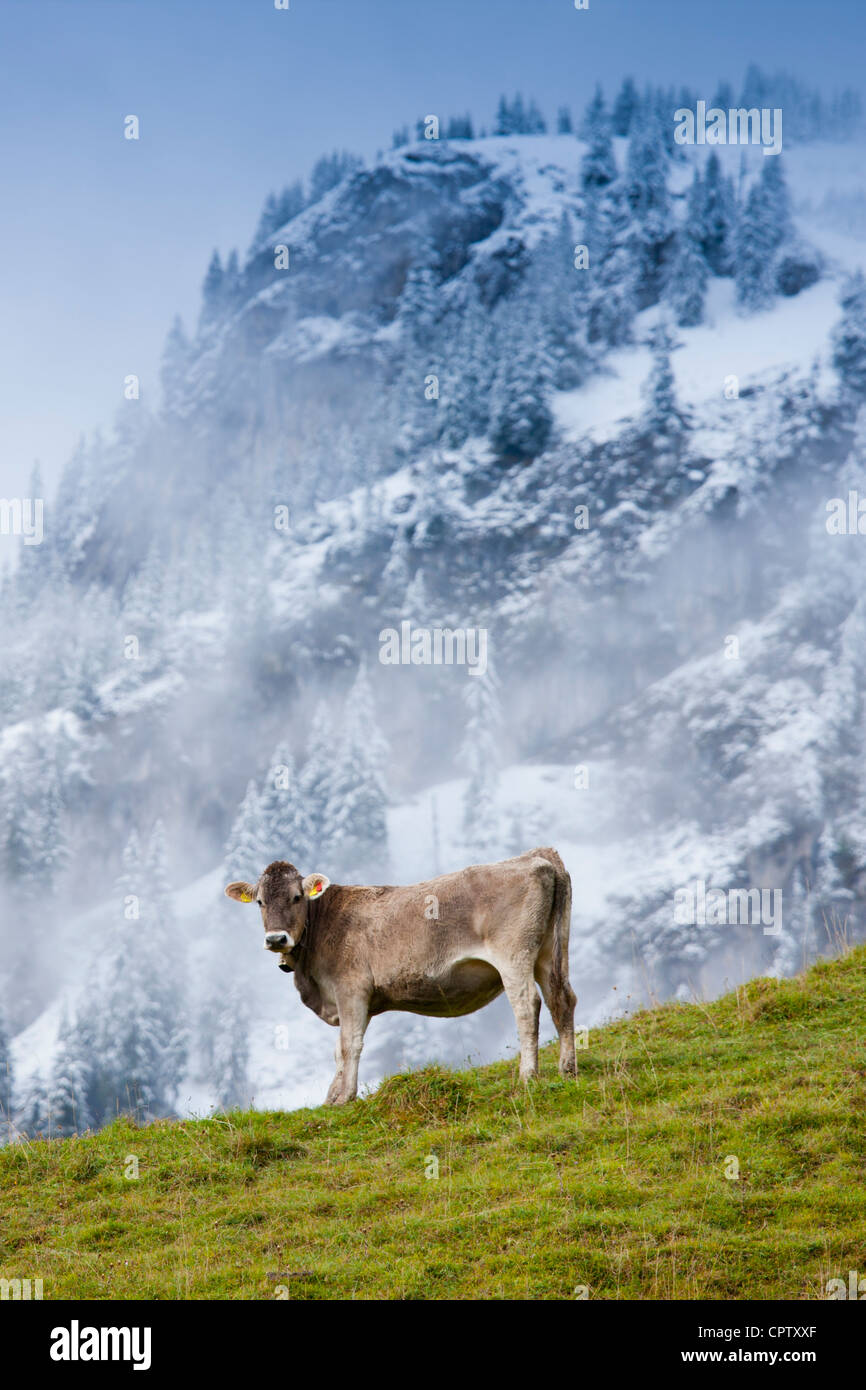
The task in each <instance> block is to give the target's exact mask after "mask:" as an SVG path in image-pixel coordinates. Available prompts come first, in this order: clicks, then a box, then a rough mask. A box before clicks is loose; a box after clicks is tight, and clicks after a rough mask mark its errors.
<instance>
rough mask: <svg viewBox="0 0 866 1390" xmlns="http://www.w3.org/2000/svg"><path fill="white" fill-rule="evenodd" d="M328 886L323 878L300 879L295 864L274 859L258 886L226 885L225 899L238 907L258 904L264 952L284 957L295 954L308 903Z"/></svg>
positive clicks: (247, 884)
mask: <svg viewBox="0 0 866 1390" xmlns="http://www.w3.org/2000/svg"><path fill="white" fill-rule="evenodd" d="M330 883H331V880H330V879H329V878H326V877H325V875H324V874H307V876H306V878H302V877H301V875H300V874H299V873H298V870H297V869H296V868H295V866H294V864H287V863H286V862H285V860H283V859H277V860H275V861H274V863H273V864H269V865H268V867H267V868H266V869H265V871H264V873H263V874H262V876H261V878H260V879H259V881H258V883H229V884H228V885H227V887H226V897H228V898H234V899H235V901H236V902H239V903H257V904H258V906H259V907H260V908H261V910H262V923H263V925H264V928H265V942H264V945H265V950H266V951H274V952H275V953H276V954H277V955H285V954H286V953H288V952H290V951H293V950H294V948H295V947H296V946H297V945H298V943H299V942H300V939H301V937H302V936H303V934H304V926H305V924H306V920H307V903H308V901H309V900H310V899H311V898H319V897H321V895H322V894H323V893H324V891H325V889H326V888H328V887H329V886H330Z"/></svg>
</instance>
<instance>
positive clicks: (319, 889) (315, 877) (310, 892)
mask: <svg viewBox="0 0 866 1390" xmlns="http://www.w3.org/2000/svg"><path fill="white" fill-rule="evenodd" d="M330 886H331V880H330V879H329V878H325V875H324V874H307V877H306V878H305V879H304V882H303V884H302V887H303V890H304V892H305V894H306V896H307V897H308V898H320V897H321V896H322V894H323V893H324V891H325V889H326V888H330Z"/></svg>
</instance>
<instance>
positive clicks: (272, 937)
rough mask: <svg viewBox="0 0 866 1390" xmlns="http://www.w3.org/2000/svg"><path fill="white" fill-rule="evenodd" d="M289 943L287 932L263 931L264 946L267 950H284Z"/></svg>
mask: <svg viewBox="0 0 866 1390" xmlns="http://www.w3.org/2000/svg"><path fill="white" fill-rule="evenodd" d="M288 944H289V933H288V932H285V931H269V932H266V933H265V947H266V949H267V950H269V951H284V950H285V949H286V947H287V946H288Z"/></svg>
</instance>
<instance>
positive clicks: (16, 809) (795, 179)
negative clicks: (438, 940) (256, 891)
mask: <svg viewBox="0 0 866 1390" xmlns="http://www.w3.org/2000/svg"><path fill="white" fill-rule="evenodd" d="M648 100H649V98H645V101H648ZM659 110H660V107H659V100H658V99H656V101H655V105H654V106H653V107H652V108H650V107H647V106H646V105H644V106H643V107H641V108H640V114H639V115H638V114H635V113H632V115H631V116H628V113H626V116H625V117H624V116H623V113H622V110H621V109H620V108H619V107H618V108H617V111H615V113H614V116H613V117H611V116H610V115H609V114H608V112H607V110H606V108H605V107H604V105H603V104H601V105H599V104H598V103H595V104H594V105H593V107H591V108H590V110H589V112H588V113H587V117H586V119H585V123H584V126H583V127H582V130H581V136H582V138H580V139H578V138H576V136H575V135H574V134H573V133H571V132H570V131H569V130H567V129H566V130H564V132H563V133H561V134H559V135H556V136H553V135H548V134H545V133H536V134H515V133H512V134H501V135H496V136H491V137H486V138H479V139H467V138H452V139H441V140H424V139H421V140H419V141H417V142H416V143H413V144H400V145H399V146H398V147H397V148H396V149H394V150H393V151H392V152H391V153H390V154H388V155H386V156H385V157H383V158H382V159H381V160H380V161H378V162H377V163H376V164H375V165H374V166H373V167H371V168H363V167H359V166H358V164H357V162H355V161H351V160H341V159H335V160H334V161H333V162H332V165H331V166H329V167H330V170H331V172H330V174H329V177H328V178H325V179H324V180H323V179H321V178H320V180H319V183H320V185H321V184H322V183H324V184H325V185H327V184H329V183H333V186H330V187H324V188H322V187H321V186H319V187H317V188H315V189H314V190H313V191H312V192H311V193H310V195H309V196H306V195H305V194H304V193H303V191H302V190H287V193H286V194H284V195H282V197H279V198H277V197H272V198H270V199H269V201H268V203H267V204H266V207H265V211H264V213H263V214H262V219H261V221H260V224H259V227H258V230H257V232H256V235H255V238H254V240H253V244H252V246H251V248H250V251H249V253H248V254H247V256H246V257H245V258H243V259H242V258H240V257H238V256H237V255H235V254H232V255H231V256H230V257H229V258H228V259H227V260H226V262H225V263H223V260H222V259H221V258H220V257H218V256H215V257H214V259H213V260H212V262H211V265H210V268H209V270H208V274H207V278H206V281H205V286H204V293H203V302H202V312H201V317H200V322H199V324H198V325H197V328H196V330H195V332H194V334H191V335H188V334H187V333H186V332H185V331H184V329H183V328H182V326H181V325H179V324H176V325H175V327H174V328H173V329H172V331H171V333H170V335H169V338H168V342H167V346H166V355H165V362H164V371H163V382H162V390H161V394H160V398H159V404H158V405H156V404H151V400H152V399H153V397H154V393H153V392H152V391H150V390H149V389H148V385H147V383H144V384H143V388H142V392H141V397H140V398H133V399H130V400H129V401H128V402H127V403H126V408H125V409H124V412H123V413H122V414H121V416H120V417H119V419H118V421H117V423H116V427H115V431H114V435H113V436H112V437H111V438H109V439H104V438H94V439H91V440H88V441H83V442H82V444H81V447H80V448H79V450H78V451H77V453H76V455H75V457H74V458H73V459H72V460H71V461H70V464H69V466H68V468H67V470H66V473H65V475H64V478H63V480H62V483H61V487H60V489H59V492H58V495H57V497H56V498H55V499H54V500H53V502H51V503H50V504H49V505H47V506H46V518H45V540H44V543H43V544H42V545H40V546H32V547H26V546H22V547H21V564H20V567H19V570H18V571H17V572H16V574H15V575H13V576H11V577H10V578H9V579H7V582H6V585H5V587H4V589H3V592H2V599H0V603H2V621H3V631H4V644H3V646H4V659H3V666H2V674H0V751H2V768H0V775H2V803H0V804H2V811H3V846H4V878H3V887H2V893H3V899H2V906H0V910H2V913H3V920H4V931H3V934H2V945H3V950H4V953H5V954H4V960H3V971H4V976H3V978H4V981H5V984H4V994H3V1005H4V1009H5V1012H6V1015H7V1017H8V1020H9V1022H8V1027H9V1029H10V1031H11V1032H12V1033H14V1034H15V1035H16V1036H15V1041H14V1044H13V1045H12V1053H11V1055H12V1064H13V1065H12V1074H13V1076H14V1080H15V1094H14V1105H15V1108H16V1114H17V1117H18V1123H19V1124H26V1125H28V1126H29V1127H31V1128H34V1129H39V1128H44V1127H46V1125H47V1123H48V1120H47V1116H48V1114H49V1112H50V1113H51V1115H52V1116H53V1117H54V1118H53V1121H52V1123H53V1124H54V1125H55V1126H57V1125H59V1126H60V1127H61V1128H63V1127H67V1128H68V1127H70V1126H71V1124H72V1123H73V1122H74V1121H75V1120H77V1121H78V1122H80V1121H81V1116H82V1113H84V1114H86V1116H87V1119H88V1120H90V1121H91V1122H93V1123H98V1122H99V1121H100V1119H101V1118H102V1115H103V1114H104V1113H105V1109H106V1107H107V1108H108V1109H110V1108H111V1105H112V1104H115V1105H116V1104H117V1103H122V1094H121V1090H122V1086H123V1085H124V1084H125V1085H126V1086H127V1090H130V1089H131V1090H132V1091H134V1093H135V1095H136V1096H137V1097H138V1099H139V1100H140V1102H141V1105H142V1107H143V1108H144V1109H145V1111H148V1112H150V1113H157V1112H159V1111H160V1110H161V1109H162V1110H164V1109H166V1108H169V1107H170V1106H178V1107H180V1108H186V1109H192V1110H196V1109H197V1110H199V1111H201V1110H207V1109H208V1108H209V1107H210V1106H211V1105H212V1104H214V1103H226V1104H228V1103H232V1102H234V1101H238V1100H247V1099H249V1098H250V1097H253V1098H254V1099H255V1101H256V1103H257V1104H261V1105H278V1104H301V1103H307V1102H310V1101H314V1100H318V1099H320V1098H321V1094H322V1092H323V1089H324V1081H325V1078H326V1076H327V1072H328V1068H329V1064H330V1057H331V1040H330V1038H329V1035H328V1034H327V1033H326V1031H325V1029H324V1027H323V1025H321V1023H320V1022H319V1021H318V1020H316V1019H315V1018H314V1017H313V1016H312V1015H310V1014H307V1013H305V1011H304V1010H303V1009H302V1006H301V1004H300V1001H299V999H298V998H297V996H296V994H295V992H294V991H293V990H292V988H291V985H290V983H289V982H287V979H286V977H285V976H283V975H282V974H280V973H279V972H277V971H276V970H275V968H274V966H273V962H271V961H269V960H267V959H266V958H265V959H263V957H264V953H263V952H262V951H261V948H260V944H259V941H258V932H257V929H256V926H255V924H254V923H253V922H252V920H251V919H244V918H243V916H242V914H240V912H239V910H238V909H237V908H236V907H234V906H233V905H230V904H227V903H226V902H225V900H224V899H223V898H222V897H221V885H222V883H223V882H224V881H225V879H224V874H225V873H230V874H232V875H235V874H240V873H243V874H244V875H245V876H250V875H253V874H255V873H256V872H257V871H258V870H259V869H261V868H262V867H263V865H264V862H266V859H267V858H273V857H276V856H277V855H279V856H281V857H283V856H284V857H288V858H290V859H292V860H294V861H295V862H298V863H299V864H300V865H301V866H302V867H304V868H305V869H310V868H318V869H321V870H323V871H325V872H327V873H328V874H329V876H330V877H332V878H335V877H336V878H340V877H343V878H349V879H354V880H356V881H357V880H359V879H363V878H368V877H369V878H377V877H388V878H390V879H391V880H393V881H412V880H415V879H419V878H424V877H429V876H431V875H432V874H434V873H435V872H439V871H444V870H446V869H450V868H454V867H459V866H460V865H461V864H462V863H465V862H468V861H469V860H471V859H476V858H482V857H485V858H487V857H501V856H503V855H505V854H507V853H511V852H516V851H518V850H521V849H524V848H528V847H529V846H530V845H531V844H536V843H553V844H556V845H557V847H558V848H559V849H560V850H561V852H562V853H563V855H564V857H565V860H566V863H567V865H568V867H569V869H570V871H571V874H572V877H573V880H574V887H575V917H574V927H573V937H572V976H573V980H574V983H575V987H576V989H577V992H578V995H579V998H580V1003H579V1009H578V1011H579V1015H580V1018H579V1021H581V1022H583V1023H584V1024H586V1025H591V1024H593V1023H594V1022H597V1021H598V1020H599V1019H600V1018H601V1017H603V1016H605V1015H606V1014H608V1013H610V1012H611V1011H613V1010H616V1009H618V1008H621V1007H628V1006H629V1002H633V1001H635V1000H641V1001H642V1000H643V999H645V998H646V996H647V995H648V994H656V995H658V996H659V997H668V996H670V995H674V994H679V995H687V994H688V993H689V992H690V991H693V990H694V991H696V992H698V993H700V992H712V991H715V990H717V989H718V988H720V987H721V986H722V984H723V983H724V982H725V981H728V982H731V981H733V980H734V979H739V978H743V977H744V976H748V975H751V974H754V973H755V972H756V971H765V972H766V971H779V972H786V971H791V970H793V969H796V968H797V967H798V966H799V965H800V963H801V962H802V960H803V958H804V956H805V957H811V956H813V955H814V954H815V953H816V952H819V951H820V950H822V949H825V948H826V949H829V948H831V947H832V945H833V943H834V941H836V940H838V939H839V937H840V936H842V935H844V934H845V933H846V932H847V933H849V934H850V935H851V936H852V937H853V936H857V935H863V934H864V927H866V916H864V901H863V897H864V885H866V878H864V875H866V832H864V829H863V825H864V817H863V810H864V800H866V786H864V779H863V773H862V768H863V766H864V758H863V754H864V747H863V738H864V735H863V727H864V721H863V699H864V690H866V681H864V672H863V670H862V665H863V662H864V660H866V658H864V657H863V656H862V655H861V653H862V652H863V650H864V644H863V641H862V637H863V635H864V634H863V631H862V629H863V624H864V613H863V607H862V605H863V600H862V599H861V597H860V585H859V582H858V581H859V580H860V578H861V576H862V575H863V573H864V562H863V559H862V546H863V538H862V536H861V535H860V534H859V533H858V532H856V499H855V502H854V503H853V504H852V505H853V507H854V511H853V512H852V515H854V516H855V534H844V533H843V534H837V532H838V531H839V530H840V527H839V525H836V524H835V523H834V521H833V518H834V517H836V514H837V511H838V508H834V505H833V499H840V505H841V503H842V502H844V512H845V517H846V518H847V517H848V512H849V494H852V493H854V494H858V493H859V494H860V495H866V476H864V469H866V414H864V413H858V412H860V411H863V410H864V407H866V288H864V283H863V281H862V280H860V281H858V280H857V279H856V278H853V279H852V274H853V272H855V271H857V270H858V269H860V267H861V266H862V263H863V259H864V253H863V249H862V247H863V242H862V232H863V230H864V226H866V223H864V216H863V208H864V203H866V188H864V181H863V175H862V170H863V160H862V154H863V149H862V146H861V145H859V144H857V143H856V142H854V143H842V142H841V141H839V140H832V141H821V142H819V141H816V140H814V139H812V140H810V141H802V142H801V143H799V144H795V145H793V146H791V148H787V147H786V148H785V151H784V153H783V154H782V155H781V156H778V157H769V158H768V157H767V156H765V155H764V154H763V153H762V151H761V149H760V148H758V147H740V146H730V147H719V148H717V149H715V150H712V149H707V148H706V147H677V146H675V145H674V144H673V142H672V140H671V138H670V131H669V130H668V128H667V127H666V126H665V125H664V122H663V121H662V119H661V117H660V114H659ZM561 124H565V123H564V122H561ZM812 134H814V132H812ZM334 180H336V182H333V181H334ZM36 488H38V483H35V484H34V489H36ZM33 495H34V496H38V495H39V493H38V491H35V490H34V493H33ZM828 504H829V509H828ZM839 514H840V515H841V512H840V513H839ZM864 528H866V523H864ZM406 622H408V623H410V624H411V625H412V627H413V628H415V629H425V630H432V629H434V628H451V629H461V630H470V631H476V630H479V629H483V630H484V632H485V633H486V643H487V646H486V650H487V653H488V657H489V665H488V669H487V671H486V673H485V674H483V675H471V674H469V671H468V669H467V666H466V665H465V664H464V665H459V664H458V665H445V664H427V663H424V662H415V663H413V662H411V661H410V662H409V663H408V664H386V663H385V662H383V661H382V660H381V659H380V657H381V654H382V651H383V641H384V638H383V634H384V633H386V632H387V631H388V630H389V629H394V630H397V631H400V630H401V624H402V623H406ZM263 856H264V858H263ZM698 882H701V883H703V884H705V885H706V887H707V888H708V889H709V888H712V887H715V888H717V889H721V890H722V891H723V892H724V893H726V894H728V893H730V892H732V891H735V890H738V889H742V890H749V889H752V890H754V889H764V890H777V891H778V892H779V893H781V895H782V902H783V904H784V911H783V913H782V917H781V921H780V922H779V923H778V930H775V928H774V929H773V930H772V931H769V932H768V931H765V930H764V926H763V925H762V923H761V922H758V923H748V924H746V923H740V924H736V925H734V924H729V923H727V922H718V921H717V922H710V923H709V924H700V923H690V922H688V921H683V920H680V918H681V916H682V914H678V913H677V912H676V911H675V904H676V902H677V894H678V893H682V892H684V891H685V890H688V891H689V892H691V890H692V887H693V886H694V885H696V884H697V883H698ZM169 885H171V887H169ZM286 1025H288V1028H287V1031H286ZM511 1026H512V1025H511V1020H510V1016H509V1014H508V1010H507V1007H506V1006H505V1005H504V1004H502V1002H501V1001H499V1002H498V1003H497V1004H496V1005H495V1006H494V1007H493V1008H492V1009H490V1010H486V1011H485V1012H484V1013H482V1014H479V1015H475V1016H472V1017H471V1018H468V1019H465V1020H462V1021H460V1022H459V1023H455V1022H454V1021H453V1020H449V1021H443V1022H438V1021H431V1020H420V1019H419V1020H413V1019H411V1018H409V1017H406V1016H399V1015H397V1016H395V1015H391V1016H385V1017H383V1018H382V1019H379V1020H376V1021H375V1022H374V1024H373V1026H372V1028H371V1032H370V1043H369V1046H368V1049H367V1052H366V1053H365V1064H366V1069H367V1077H366V1079H367V1080H368V1081H374V1080H375V1079H376V1078H377V1077H378V1076H381V1075H382V1073H383V1071H384V1070H386V1069H388V1068H390V1067H393V1066H395V1065H398V1064H400V1063H401V1062H404V1061H405V1062H408V1063H413V1062H416V1061H422V1060H424V1059H425V1058H427V1057H429V1056H434V1055H435V1056H439V1057H443V1058H446V1059H448V1060H451V1061H454V1062H460V1061H462V1060H464V1059H465V1057H466V1056H467V1055H470V1054H472V1055H474V1056H478V1057H490V1056H493V1055H501V1053H502V1051H503V1050H504V1049H505V1048H506V1047H508V1046H509V1045H511V1044H512V1042H513V1039H512V1038H511V1035H510V1029H511ZM0 1033H2V1030H0ZM0 1051H2V1040H0ZM94 1059H96V1060H94ZM362 1079H363V1078H362ZM118 1097H121V1099H120V1101H119V1100H118ZM2 1100H3V1096H2V1095H0V1101H2Z"/></svg>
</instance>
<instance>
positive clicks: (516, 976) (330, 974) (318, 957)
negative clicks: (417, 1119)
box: [225, 849, 576, 1105]
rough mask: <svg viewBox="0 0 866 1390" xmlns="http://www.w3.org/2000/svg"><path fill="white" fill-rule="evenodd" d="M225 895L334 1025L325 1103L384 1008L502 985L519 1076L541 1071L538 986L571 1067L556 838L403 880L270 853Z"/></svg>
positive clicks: (469, 1002) (456, 1002) (347, 1083)
mask: <svg viewBox="0 0 866 1390" xmlns="http://www.w3.org/2000/svg"><path fill="white" fill-rule="evenodd" d="M225 892H226V895H227V897H229V898H234V899H235V900H236V901H237V902H243V903H253V904H257V905H258V906H259V908H260V909H261V914H262V923H263V926H264V929H265V939H264V946H265V950H267V951H271V952H273V953H274V954H276V955H278V956H279V957H280V968H281V969H282V970H285V971H291V972H293V974H294V978H295V985H296V987H297V989H298V992H299V994H300V996H301V999H302V1001H303V1002H304V1003H305V1004H306V1005H307V1007H308V1008H309V1009H312V1010H313V1012H314V1013H316V1014H318V1016H319V1018H322V1019H324V1021H325V1022H326V1023H330V1024H331V1025H332V1026H334V1027H339V1029H340V1036H339V1041H338V1043H337V1050H336V1062H337V1074H336V1076H335V1077H334V1080H333V1081H332V1083H331V1087H330V1090H329V1091H328V1095H327V1103H328V1104H329V1105H341V1104H344V1103H345V1102H347V1101H351V1100H354V1099H355V1097H356V1095H357V1093H358V1061H359V1059H360V1056H361V1047H362V1045H363V1041H364V1033H365V1031H366V1028H367V1024H368V1023H369V1021H370V1019H371V1018H373V1017H374V1016H375V1015H376V1014H381V1013H387V1012H388V1011H390V1010H402V1011H404V1012H408V1013H416V1014H427V1015H429V1016H432V1017H434V1018H456V1017H459V1016H460V1015H462V1014H470V1013H474V1012H475V1010H476V1009H481V1008H483V1007H484V1005H485V1004H489V1003H490V1002H491V1001H492V1000H493V999H495V998H496V997H497V996H498V995H500V994H501V993H502V992H503V990H504V991H505V994H506V995H507V997H508V1002H509V1004H510V1005H511V1007H512V1009H513V1010H514V1016H515V1019H516V1020H517V1032H518V1037H519V1040H520V1076H521V1078H522V1079H523V1080H524V1081H528V1080H529V1079H530V1078H531V1077H534V1076H537V1074H538V1014H539V1010H540V1008H541V1000H540V999H539V997H538V992H537V990H536V988H535V986H536V982H537V983H538V984H539V985H540V987H541V993H542V994H543V996H544V1002H545V1004H546V1005H547V1007H548V1009H549V1010H550V1013H551V1015H552V1017H553V1022H554V1024H555V1025H556V1031H557V1033H558V1034H559V1070H560V1073H561V1074H562V1075H563V1076H574V1075H575V1071H576V1065H575V1055H574V1006H575V1003H576V999H575V995H574V992H573V991H572V988H571V985H570V984H569V980H568V933H569V926H570V922H571V878H570V877H569V875H568V873H567V871H566V868H565V865H564V864H563V862H562V860H561V859H560V857H559V855H558V854H557V852H556V850H555V849H533V850H529V851H528V853H526V854H521V855H518V856H517V857H516V858H514V859H505V860H503V861H502V862H501V863H498V864H473V865H472V866H470V867H469V868H466V869H460V870H459V871H458V872H456V873H451V874H442V875H440V876H439V877H438V878H432V879H429V880H428V881H427V882H426V883H414V884H412V885H411V886H410V887H406V888H399V887H391V886H388V887H385V886H378V887H358V886H344V885H340V884H337V883H331V881H330V879H328V878H327V877H326V876H325V874H320V873H315V874H307V875H305V876H302V875H301V874H300V872H299V871H298V870H297V869H296V868H295V866H294V864H289V863H287V862H286V861H285V860H282V859H279V860H275V862H274V863H273V864H269V865H268V867H267V868H266V869H265V871H264V873H263V874H262V875H261V877H260V878H259V880H258V882H257V883H254V884H253V883H243V882H235V883H230V884H228V886H227V887H226V890H225Z"/></svg>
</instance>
